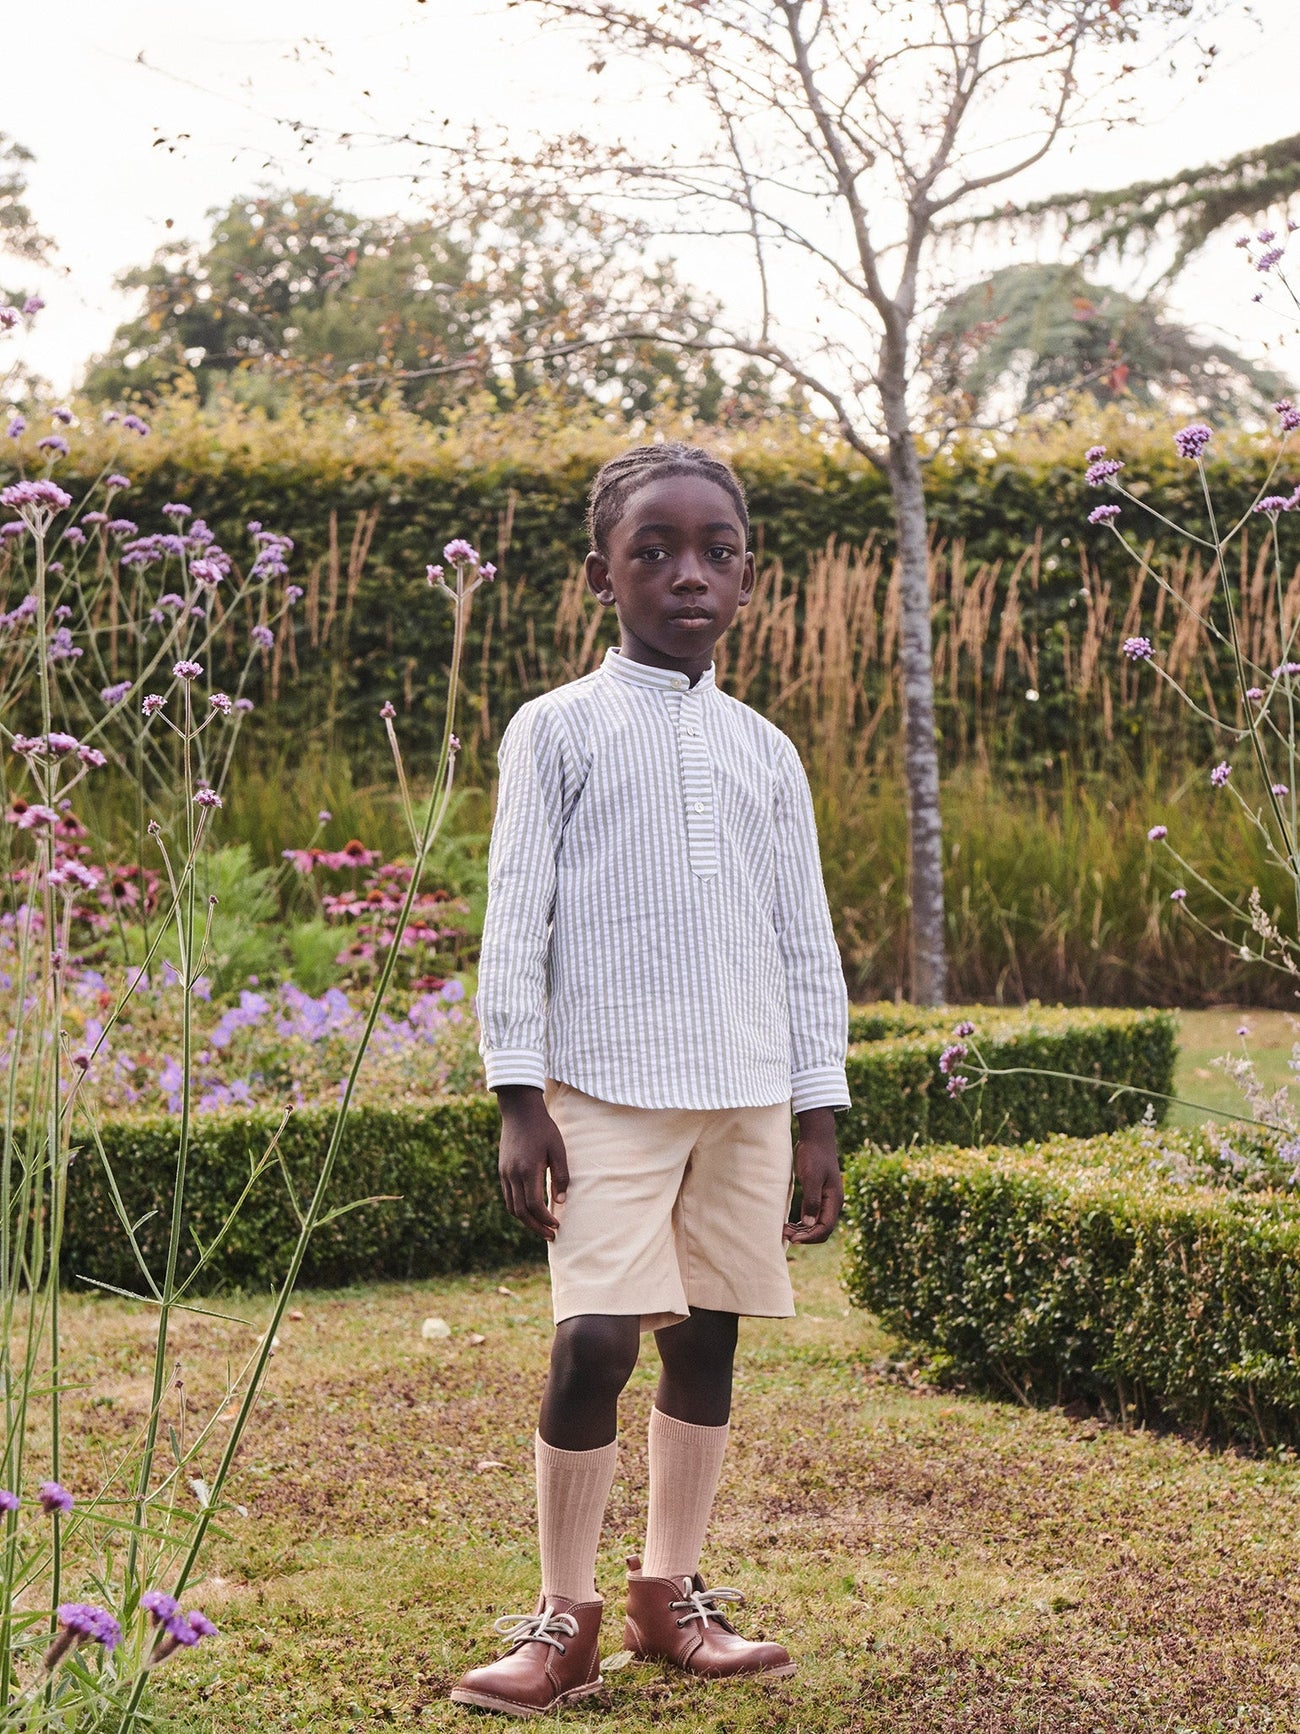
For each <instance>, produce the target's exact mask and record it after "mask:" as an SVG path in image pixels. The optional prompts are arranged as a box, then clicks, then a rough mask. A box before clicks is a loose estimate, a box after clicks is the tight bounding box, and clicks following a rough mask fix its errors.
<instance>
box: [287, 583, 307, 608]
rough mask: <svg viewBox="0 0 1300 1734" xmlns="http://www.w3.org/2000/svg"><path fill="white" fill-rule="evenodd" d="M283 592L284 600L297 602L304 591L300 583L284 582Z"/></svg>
mask: <svg viewBox="0 0 1300 1734" xmlns="http://www.w3.org/2000/svg"><path fill="white" fill-rule="evenodd" d="M284 594H285V598H286V600H287V601H288V602H290V603H291V604H292V603H294V602H297V601H298V600H299V598H300V597H302V596H303V595H305V594H306V593H305V591H304V590H303V587H302V585H301V584H286V585H285V587H284Z"/></svg>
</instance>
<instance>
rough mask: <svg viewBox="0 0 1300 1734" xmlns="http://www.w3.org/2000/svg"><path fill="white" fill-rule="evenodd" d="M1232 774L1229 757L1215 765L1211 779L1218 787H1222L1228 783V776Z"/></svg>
mask: <svg viewBox="0 0 1300 1734" xmlns="http://www.w3.org/2000/svg"><path fill="white" fill-rule="evenodd" d="M1231 775H1232V766H1231V765H1230V764H1229V763H1228V761H1227V759H1223V760H1221V761H1220V762H1219V763H1218V764H1217V765H1215V767H1214V769H1213V770H1212V771H1211V772H1210V781H1211V782H1212V783H1213V784H1214V787H1215V788H1216V789H1221V788H1223V787H1224V785H1225V784H1226V783H1227V781H1228V778H1229V777H1230V776H1231Z"/></svg>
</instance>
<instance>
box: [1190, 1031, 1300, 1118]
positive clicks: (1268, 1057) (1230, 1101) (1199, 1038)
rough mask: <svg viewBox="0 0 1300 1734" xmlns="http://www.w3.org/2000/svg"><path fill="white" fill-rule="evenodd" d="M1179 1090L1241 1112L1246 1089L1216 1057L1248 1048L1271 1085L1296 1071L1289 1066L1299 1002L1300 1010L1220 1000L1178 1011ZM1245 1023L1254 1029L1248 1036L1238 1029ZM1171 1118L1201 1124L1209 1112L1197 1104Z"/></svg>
mask: <svg viewBox="0 0 1300 1734" xmlns="http://www.w3.org/2000/svg"><path fill="white" fill-rule="evenodd" d="M1179 1020H1180V1028H1179V1042H1180V1051H1179V1056H1178V1069H1177V1078H1176V1082H1175V1086H1174V1088H1175V1092H1176V1094H1178V1095H1180V1096H1183V1097H1186V1099H1187V1100H1188V1101H1189V1102H1199V1103H1201V1104H1203V1105H1204V1106H1205V1107H1207V1108H1224V1109H1228V1110H1230V1111H1231V1112H1234V1113H1238V1114H1242V1113H1245V1112H1246V1104H1245V1101H1244V1099H1243V1097H1242V1094H1241V1091H1240V1090H1239V1089H1238V1088H1237V1087H1236V1085H1235V1084H1234V1083H1233V1082H1232V1081H1231V1079H1230V1078H1227V1077H1225V1075H1224V1073H1223V1070H1222V1069H1221V1068H1220V1067H1218V1066H1216V1065H1214V1064H1213V1062H1214V1060H1215V1059H1217V1058H1218V1057H1219V1055H1221V1054H1234V1055H1235V1054H1241V1053H1243V1052H1244V1053H1248V1054H1249V1055H1250V1056H1251V1058H1252V1059H1253V1060H1254V1061H1255V1066H1256V1069H1257V1071H1258V1073H1259V1077H1260V1081H1261V1082H1262V1083H1263V1084H1264V1085H1265V1086H1266V1087H1267V1088H1268V1089H1271V1090H1275V1089H1276V1088H1277V1087H1278V1085H1279V1084H1282V1083H1285V1082H1287V1081H1288V1080H1290V1081H1292V1082H1294V1081H1295V1075H1294V1074H1293V1073H1291V1072H1289V1071H1288V1070H1287V1061H1288V1060H1289V1059H1290V1058H1291V1047H1292V1044H1293V1043H1294V1042H1296V1041H1300V1004H1297V1008H1296V1011H1295V1012H1281V1011H1250V1010H1246V1011H1242V1010H1240V1009H1234V1008H1233V1007H1231V1006H1226V1007H1225V1006H1219V1007H1215V1008H1214V1009H1212V1010H1210V1011H1185V1012H1181V1013H1180V1014H1179ZM1243 1025H1244V1026H1245V1027H1246V1028H1247V1029H1248V1030H1249V1031H1250V1034H1249V1036H1247V1037H1246V1038H1245V1040H1244V1041H1243V1039H1242V1037H1241V1036H1239V1035H1238V1034H1237V1031H1238V1030H1239V1029H1240V1028H1241V1027H1242V1026H1243ZM1169 1117H1170V1120H1171V1121H1172V1122H1173V1124H1174V1125H1178V1126H1195V1125H1199V1124H1200V1122H1201V1121H1202V1120H1204V1119H1205V1118H1206V1116H1205V1115H1204V1114H1198V1113H1197V1112H1196V1110H1195V1109H1193V1108H1185V1107H1177V1108H1174V1109H1172V1110H1171V1111H1170V1116H1169Z"/></svg>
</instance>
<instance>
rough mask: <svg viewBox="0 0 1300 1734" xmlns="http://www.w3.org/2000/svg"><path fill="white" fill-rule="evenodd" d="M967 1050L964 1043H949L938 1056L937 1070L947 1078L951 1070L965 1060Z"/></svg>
mask: <svg viewBox="0 0 1300 1734" xmlns="http://www.w3.org/2000/svg"><path fill="white" fill-rule="evenodd" d="M968 1052H969V1049H968V1048H967V1046H966V1044H965V1042H951V1043H949V1045H948V1046H947V1047H946V1048H945V1049H944V1050H943V1052H942V1053H941V1054H940V1055H939V1070H940V1071H941V1072H942V1073H943V1075H944V1077H945V1078H946V1077H948V1076H949V1074H950V1073H951V1072H952V1071H953V1069H954V1068H955V1067H956V1066H958V1065H959V1064H960V1063H961V1061H962V1060H964V1059H965V1058H966V1055H967V1053H968Z"/></svg>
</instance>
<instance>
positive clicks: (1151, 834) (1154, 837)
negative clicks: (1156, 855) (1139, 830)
mask: <svg viewBox="0 0 1300 1734" xmlns="http://www.w3.org/2000/svg"><path fill="white" fill-rule="evenodd" d="M1168 835H1169V827H1168V825H1153V826H1152V827H1151V829H1150V830H1149V831H1148V832H1147V842H1148V843H1163V842H1164V840H1165V838H1166V837H1167V836H1168Z"/></svg>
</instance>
